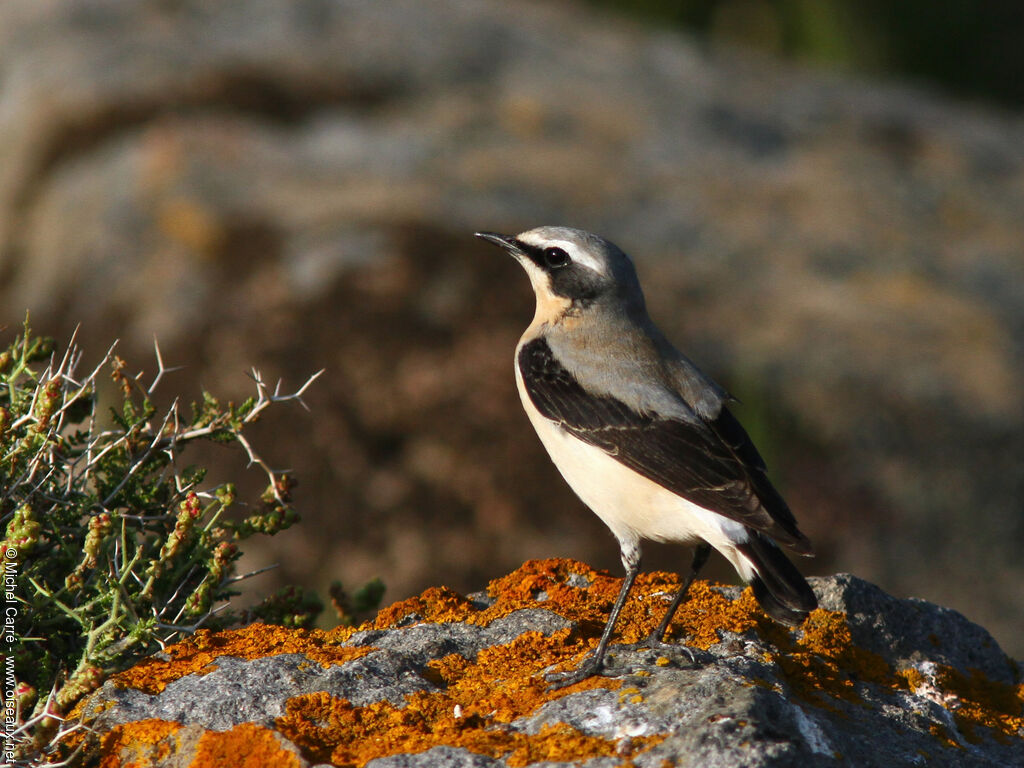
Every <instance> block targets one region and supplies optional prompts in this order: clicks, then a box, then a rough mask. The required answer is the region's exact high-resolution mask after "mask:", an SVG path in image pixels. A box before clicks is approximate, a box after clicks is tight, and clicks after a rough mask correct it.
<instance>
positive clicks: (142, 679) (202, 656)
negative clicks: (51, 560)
mask: <svg viewBox="0 0 1024 768" xmlns="http://www.w3.org/2000/svg"><path fill="white" fill-rule="evenodd" d="M353 631H354V630H352V629H351V628H349V627H340V628H338V629H334V630H331V631H324V630H319V629H311V630H306V629H288V628H286V627H279V626H273V625H268V624H251V625H249V626H248V627H244V628H242V629H233V630H226V631H223V632H210V631H208V630H205V629H200V630H199V631H198V632H196V633H195V634H194V635H192V636H191V637H189V638H187V639H186V640H183V641H182V642H180V643H176V644H174V645H170V646H168V647H167V648H166V650H165V651H164V653H165V654H166V655H167V656H169V657H170V658H169V659H166V660H165V659H159V658H155V657H154V658H149V659H145V660H144V661H141V662H139V663H138V664H136V665H135V666H134V667H132V668H131V669H128V670H125V671H124V672H120V673H118V674H116V675H114V676H113V677H112V678H111V680H112V681H113V682H114V684H115V685H118V686H120V687H122V688H135V689H138V690H140V691H144V692H145V693H149V694H156V693H159V692H160V691H162V690H163V689H164V688H165V687H166V686H167V684H168V683H170V682H173V681H174V680H177V679H179V678H182V677H185V676H186V675H192V674H200V675H204V674H207V673H209V672H212V671H213V670H214V669H216V668H217V667H216V665H215V664H214V662H215V661H216V660H217V659H218V658H220V657H221V656H234V657H236V658H240V659H259V658H263V657H266V656H279V655H281V654H285V653H299V654H302V655H304V656H305V657H306V658H308V659H310V660H311V661H314V662H318V663H320V664H321V665H323V666H324V667H328V666H330V665H332V664H343V663H344V662H346V661H351V660H352V659H358V658H359V657H360V656H365V655H366V654H368V653H370V652H371V651H373V650H374V649H373V648H372V647H368V646H367V647H362V646H343V645H340V643H341V642H343V641H344V640H346V639H348V637H350V636H351V635H352V633H353Z"/></svg>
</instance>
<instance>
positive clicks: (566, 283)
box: [476, 227, 644, 315]
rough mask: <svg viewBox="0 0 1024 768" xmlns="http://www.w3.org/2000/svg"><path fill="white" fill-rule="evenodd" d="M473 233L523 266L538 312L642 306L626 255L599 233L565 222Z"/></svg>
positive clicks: (632, 270) (554, 313)
mask: <svg viewBox="0 0 1024 768" xmlns="http://www.w3.org/2000/svg"><path fill="white" fill-rule="evenodd" d="M476 236H477V237H479V238H481V239H483V240H486V241H488V242H490V243H494V244H495V245H497V246H500V247H501V248H504V249H505V250H506V251H508V252H509V253H510V254H512V256H514V257H515V259H516V260H517V261H518V262H519V263H520V264H521V265H522V266H523V269H525V270H526V273H527V274H528V275H529V276H530V282H531V284H532V285H533V291H534V293H535V294H536V295H537V308H538V313H539V314H550V315H562V314H565V313H566V312H575V313H578V312H583V311H586V310H587V309H589V308H590V307H591V306H594V305H600V306H603V307H607V308H609V309H618V310H625V311H629V310H631V309H638V310H640V311H643V305H644V300H643V293H642V292H641V290H640V284H639V282H638V281H637V277H636V270H635V269H634V268H633V262H632V260H631V259H630V258H629V256H627V255H626V254H625V253H623V252H622V250H621V249H619V247H618V246H617V245H615V244H614V243H610V242H608V241H607V240H605V239H604V238H601V237H598V236H597V235H594V234H591V233H590V232H584V231H583V230H581V229H571V228H569V227H537V228H536V229H531V230H528V231H526V232H522V233H520V234H518V235H515V236H509V235H498V234H495V233H493V232H477V233H476Z"/></svg>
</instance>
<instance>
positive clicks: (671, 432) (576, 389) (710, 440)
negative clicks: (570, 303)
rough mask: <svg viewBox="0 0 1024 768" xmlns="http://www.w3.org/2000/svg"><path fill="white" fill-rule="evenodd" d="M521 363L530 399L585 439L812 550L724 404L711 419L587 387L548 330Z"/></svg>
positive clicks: (703, 502)
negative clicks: (641, 405) (682, 415)
mask: <svg viewBox="0 0 1024 768" xmlns="http://www.w3.org/2000/svg"><path fill="white" fill-rule="evenodd" d="M518 364H519V369H520V372H521V374H522V377H523V383H524V385H525V387H526V391H527V394H528V395H529V397H530V400H531V401H532V402H533V404H534V405H535V406H536V407H537V410H538V411H540V413H541V414H542V415H543V416H544V417H545V418H548V419H551V420H552V421H555V422H557V423H558V424H560V425H561V426H562V428H563V429H565V430H567V431H568V432H570V433H571V434H573V435H574V436H576V437H577V438H579V439H580V440H583V441H584V442H586V443H589V444H590V445H594V446H597V447H598V448H600V449H601V450H603V451H605V452H606V453H608V454H609V455H610V456H612V457H613V458H615V459H616V460H617V461H619V462H621V463H622V464H625V465H626V466H627V467H629V468H630V469H632V470H634V471H635V472H638V473H639V474H641V475H643V476H644V477H647V478H648V479H650V480H653V481H654V482H656V483H658V484H659V485H662V486H664V487H665V488H668V489H669V490H671V491H672V492H673V493H675V494H677V495H679V496H681V497H683V498H684V499H686V500H688V501H690V502H693V503H694V504H697V505H699V506H701V507H704V508H705V509H709V510H711V511H713V512H717V513H718V514H720V515H723V516H724V517H727V518H729V519H731V520H735V521H737V522H740V523H742V524H744V525H748V526H750V527H751V528H754V529H756V530H758V531H761V532H763V533H766V534H768V535H769V536H771V537H772V538H773V539H775V540H776V541H778V542H779V543H781V544H785V545H787V546H789V547H791V548H792V549H794V550H796V551H797V552H803V553H809V552H810V551H811V547H810V542H809V541H808V540H807V538H806V537H805V536H804V535H803V534H802V533H801V532H800V531H799V529H798V528H797V524H796V519H795V518H794V517H793V513H792V512H791V511H790V509H789V507H788V506H787V505H786V502H785V501H784V500H783V498H782V497H781V496H780V495H779V493H778V491H776V490H775V488H774V487H773V486H772V484H771V482H770V481H769V480H768V477H767V475H766V474H765V464H764V460H763V459H762V458H761V455H760V454H759V453H758V451H757V449H756V448H755V447H754V444H753V442H752V441H751V440H750V437H749V436H748V435H747V433H746V431H745V430H744V429H743V427H742V426H741V425H740V423H739V422H738V421H737V420H736V418H735V417H734V416H733V415H732V414H731V413H730V412H729V411H728V409H727V408H725V407H724V406H723V407H722V409H721V411H720V413H719V414H718V416H717V417H716V418H715V419H714V420H713V421H707V420H705V419H702V418H701V417H700V416H698V415H697V414H696V413H694V414H693V419H691V420H683V419H679V418H663V417H661V416H658V415H657V414H647V413H639V412H637V411H635V410H633V409H632V408H630V407H629V406H627V405H626V404H625V403H623V402H622V401H621V400H618V399H616V398H614V397H610V396H595V395H592V394H590V393H588V392H586V391H585V390H584V389H583V387H582V386H581V385H580V384H579V382H578V381H577V380H576V379H575V378H574V377H573V375H572V374H571V373H570V372H569V371H568V370H567V369H565V368H564V367H563V366H562V365H561V364H560V363H559V362H558V360H557V359H556V358H555V357H554V355H553V354H552V352H551V348H550V347H549V346H548V344H547V342H546V341H545V340H544V339H543V338H538V339H534V340H533V341H531V342H528V343H527V344H525V345H523V347H522V348H521V349H520V352H519V357H518Z"/></svg>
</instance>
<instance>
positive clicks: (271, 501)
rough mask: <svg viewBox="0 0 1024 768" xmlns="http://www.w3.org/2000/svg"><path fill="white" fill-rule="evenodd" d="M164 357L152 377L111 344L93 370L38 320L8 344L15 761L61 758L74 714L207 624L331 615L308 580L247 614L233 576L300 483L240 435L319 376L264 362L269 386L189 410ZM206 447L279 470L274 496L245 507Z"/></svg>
mask: <svg viewBox="0 0 1024 768" xmlns="http://www.w3.org/2000/svg"><path fill="white" fill-rule="evenodd" d="M155 351H156V358H157V367H158V370H157V373H156V375H155V376H154V377H153V378H152V381H150V382H149V383H148V385H147V384H145V383H143V376H142V374H139V375H138V376H129V375H128V374H127V373H126V366H125V363H124V361H122V360H121V359H120V358H119V357H117V356H116V355H115V354H114V348H113V347H112V348H111V349H110V350H109V351H108V352H107V354H106V355H105V356H104V357H103V359H102V360H101V361H100V362H99V364H97V365H96V366H95V367H94V368H92V369H91V370H89V371H87V372H85V373H84V374H80V373H79V367H80V364H81V358H82V353H81V350H80V349H79V348H78V347H77V345H76V344H75V342H74V340H73V339H72V341H71V342H70V344H69V345H68V347H67V349H66V350H65V351H64V352H63V353H62V354H55V353H54V346H53V343H52V341H50V340H48V339H43V338H36V337H33V335H32V333H31V332H30V330H29V328H28V324H27V322H26V324H25V328H24V333H23V334H22V335H20V336H18V337H17V338H16V339H15V340H14V342H13V343H12V344H11V345H10V346H9V347H8V348H7V349H6V351H4V352H0V532H2V533H3V534H4V538H3V542H2V552H0V558H2V563H3V567H4V596H5V598H6V602H5V620H6V624H5V625H4V627H3V638H2V639H3V641H4V656H5V676H6V678H5V681H4V686H3V687H4V691H5V699H6V697H7V694H8V693H13V694H14V695H13V696H12V697H11V698H10V700H5V702H4V707H5V711H4V715H5V725H4V731H5V736H6V737H7V739H6V740H7V744H6V745H5V750H7V753H6V754H5V758H6V759H8V760H9V759H11V758H14V760H15V761H16V762H17V763H18V764H23V765H31V764H36V761H40V760H45V759H47V758H49V759H52V758H53V756H54V749H55V745H56V744H57V743H58V742H59V741H60V740H61V738H62V737H63V736H64V735H66V733H67V732H68V731H69V730H71V729H72V726H70V725H67V724H66V723H65V721H64V719H63V717H64V715H66V713H67V712H68V711H69V709H70V708H71V707H72V706H73V705H74V704H75V703H76V702H77V701H78V700H79V699H81V698H82V696H84V695H86V694H87V693H89V692H90V691H92V690H94V689H95V688H96V687H97V686H99V685H100V684H101V683H102V682H103V680H104V679H105V678H106V676H107V675H109V674H111V673H112V672H114V671H117V670H120V669H123V668H125V667H126V666H128V665H130V663H131V662H133V661H134V660H136V659H138V658H139V657H140V656H142V655H145V654H149V653H152V652H154V651H155V650H157V649H159V648H161V647H163V646H164V645H166V644H167V643H170V642H173V641H176V640H178V639H181V637H182V636H183V635H184V634H186V633H189V632H192V631H194V630H195V629H197V628H198V627H200V626H203V627H212V628H217V627H224V626H229V625H233V624H238V623H244V622H248V621H252V620H254V619H257V618H259V619H261V620H264V621H272V622H277V623H286V624H291V625H308V624H309V623H311V622H312V620H313V619H314V618H315V617H316V614H317V613H319V611H320V609H321V605H320V603H319V601H318V600H317V599H316V597H315V596H311V595H309V594H308V593H303V592H302V591H301V590H299V589H296V588H288V589H286V590H285V591H283V592H282V593H280V594H278V595H276V596H274V597H272V598H269V599H268V600H267V601H265V602H264V604H262V605H261V606H258V607H257V608H255V609H252V610H249V611H245V612H237V611H232V610H230V609H229V608H228V603H227V601H228V599H229V598H230V597H232V596H233V595H235V594H237V593H236V592H234V591H233V585H234V584H236V583H237V582H238V581H239V580H241V579H243V578H245V577H246V576H247V575H251V574H245V575H237V574H236V573H235V561H236V560H237V559H238V558H239V557H240V555H241V552H240V550H239V542H240V541H242V540H244V539H246V538H247V537H249V536H252V535H254V534H265V535H274V534H275V533H277V532H278V531H281V530H283V529H285V528H287V527H288V526H290V525H292V523H294V522H295V521H296V520H297V519H298V517H297V515H296V513H295V511H294V510H293V509H292V508H291V506H290V502H289V490H290V487H291V485H292V482H291V480H290V478H289V477H288V476H287V475H286V474H284V473H282V472H278V471H276V470H273V469H271V468H270V467H269V466H267V464H266V463H265V462H264V461H263V460H262V459H261V458H260V456H259V455H258V454H257V453H256V452H255V451H254V450H253V448H252V446H251V445H250V443H249V442H248V440H247V439H246V438H245V436H244V435H243V431H244V430H245V428H246V427H247V426H248V425H250V424H252V423H253V422H254V421H255V420H256V419H257V418H258V417H259V416H260V414H261V413H262V412H263V411H264V410H265V409H266V408H268V407H269V406H270V405H272V404H276V403H281V402H286V401H293V400H294V401H296V402H299V403H300V404H302V405H304V403H302V400H301V397H302V394H303V392H304V391H305V390H306V388H307V387H308V386H309V385H310V384H311V383H312V382H313V380H314V379H316V378H317V376H318V375H319V374H316V375H314V376H311V377H310V378H309V379H308V380H307V381H306V382H305V383H304V384H303V385H302V386H301V387H300V388H299V389H298V391H296V392H294V393H291V394H281V393H280V391H279V390H280V385H278V388H277V389H275V390H271V389H269V388H268V387H267V385H266V384H265V383H264V381H263V380H262V378H261V377H260V375H259V373H258V372H256V371H255V370H254V371H253V379H254V381H255V389H256V393H255V395H254V396H252V397H250V398H249V399H247V400H246V401H245V402H243V403H241V404H239V405H235V404H233V403H227V404H223V403H221V402H219V401H218V400H216V399H215V398H214V397H213V396H212V395H210V394H208V393H206V392H204V393H203V396H202V400H201V401H200V402H198V403H193V404H192V406H191V408H190V409H185V408H183V407H182V406H181V405H180V404H179V402H178V401H177V400H175V401H174V403H173V404H172V405H171V406H170V407H169V408H167V409H166V410H158V409H157V407H156V406H155V405H154V403H153V394H154V391H155V390H156V388H157V386H158V385H159V384H160V383H161V380H162V379H163V377H164V374H165V373H167V372H168V370H169V369H166V368H165V367H164V365H163V362H162V360H161V359H160V350H159V347H156V348H155ZM104 371H108V372H109V375H110V376H111V377H112V378H113V381H114V383H115V384H116V385H117V386H116V390H117V396H116V400H117V401H118V404H117V407H116V408H109V409H104V408H101V405H100V403H99V398H98V393H99V390H100V383H101V379H102V377H103V375H104ZM107 389H110V387H109V386H108V387H107ZM186 410H187V411H189V413H188V415H185V411H186ZM197 441H200V442H201V441H207V442H209V441H212V442H215V443H223V444H226V445H228V446H232V445H234V446H238V447H241V449H242V450H244V451H245V453H246V455H247V456H248V458H249V460H250V466H256V467H259V468H260V469H262V470H263V472H264V473H265V474H266V476H267V479H268V481H269V486H268V488H267V490H266V492H265V493H264V494H263V495H262V498H260V499H258V500H255V501H254V503H251V504H243V502H242V501H240V500H238V499H236V490H235V486H234V485H233V484H231V483H224V484H222V485H218V486H215V487H210V486H209V485H204V482H203V480H204V475H205V470H204V469H202V468H200V467H196V466H190V465H186V464H183V463H182V461H181V457H182V453H183V452H184V451H185V449H186V447H187V446H189V445H190V444H193V443H196V442H197ZM232 507H234V508H235V509H233V510H232V513H231V514H230V515H229V514H225V513H226V511H227V510H229V509H230V508H232Z"/></svg>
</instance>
